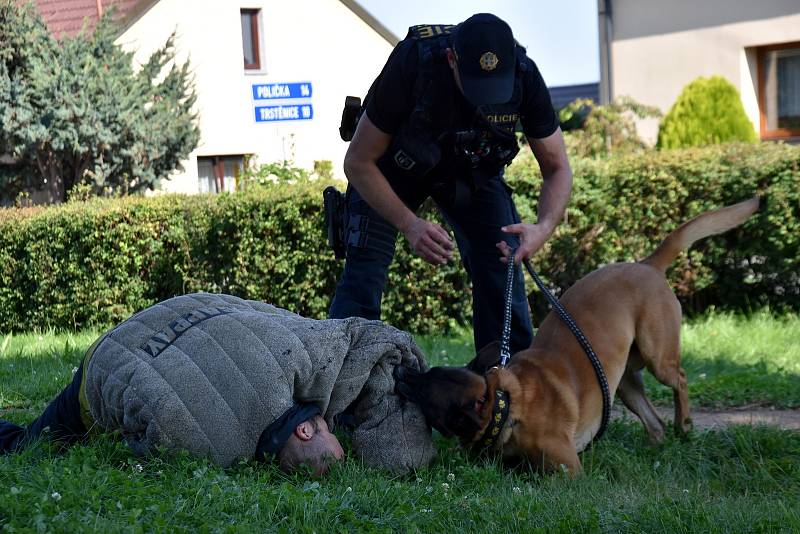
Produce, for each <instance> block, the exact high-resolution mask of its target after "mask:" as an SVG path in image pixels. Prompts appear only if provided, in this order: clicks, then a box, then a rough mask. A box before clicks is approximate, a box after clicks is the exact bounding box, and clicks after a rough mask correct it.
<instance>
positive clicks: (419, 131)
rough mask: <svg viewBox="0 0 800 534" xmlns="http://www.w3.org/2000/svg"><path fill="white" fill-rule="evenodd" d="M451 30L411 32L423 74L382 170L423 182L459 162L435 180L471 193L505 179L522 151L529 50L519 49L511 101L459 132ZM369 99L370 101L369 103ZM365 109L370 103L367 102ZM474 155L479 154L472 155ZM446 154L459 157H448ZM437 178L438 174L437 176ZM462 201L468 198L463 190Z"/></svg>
mask: <svg viewBox="0 0 800 534" xmlns="http://www.w3.org/2000/svg"><path fill="white" fill-rule="evenodd" d="M452 28H454V26H452V25H420V26H412V27H411V28H409V31H408V35H407V36H406V39H414V40H415V41H416V42H417V49H418V53H419V68H418V72H417V77H416V81H415V82H414V88H413V102H414V105H413V106H414V107H413V109H412V111H411V113H410V115H409V117H408V119H407V120H406V121H405V122H404V123H403V124H402V126H401V127H400V129H399V131H398V132H397V133H396V134H395V135H394V136H393V138H392V143H391V145H390V147H389V149H388V150H387V151H386V153H385V154H384V156H383V157H381V158H380V159H379V160H378V167H379V168H380V169H381V171H382V172H383V173H384V175H386V176H387V178H389V179H390V181H393V180H398V179H400V180H412V181H419V182H420V185H423V182H425V181H426V180H422V179H423V178H426V177H428V175H429V173H430V172H431V171H433V170H434V169H435V168H436V166H437V165H439V163H440V162H441V161H442V158H443V156H446V157H447V158H448V161H449V162H455V168H454V169H450V168H448V169H447V172H448V173H452V174H454V175H453V176H447V177H442V176H437V177H436V178H438V179H442V178H446V179H450V180H451V181H452V180H457V181H459V182H461V183H460V184H459V185H460V186H461V187H462V188H463V186H465V185H466V186H467V187H468V188H469V190H470V191H474V190H476V189H478V188H480V187H481V186H482V185H483V184H484V183H485V182H486V180H488V179H489V178H492V177H494V176H497V175H499V174H500V173H501V171H502V169H503V167H504V166H505V165H508V164H509V163H510V162H511V161H512V160H513V159H514V156H515V155H516V154H517V152H518V151H519V147H518V145H517V140H516V135H515V134H514V128H515V125H516V121H517V119H518V118H519V114H520V111H519V110H520V106H521V104H522V96H523V95H522V82H523V75H524V71H525V70H526V69H527V66H526V63H525V61H524V59H525V49H524V48H523V47H521V46H519V45H517V57H516V62H517V73H516V78H515V82H514V91H513V94H512V97H511V100H510V101H508V102H506V103H503V104H495V105H486V106H481V108H480V112H479V113H476V114H475V118H474V120H473V123H472V127H471V128H469V129H468V130H466V131H460V132H458V131H456V130H455V129H454V128H455V121H456V119H457V116H456V113H457V110H456V105H455V101H454V98H453V96H454V95H453V91H457V90H458V89H456V87H455V81H454V79H453V74H452V72H451V69H450V67H449V65H448V64H447V53H446V51H447V48H451V47H452V37H451V35H450V32H451V30H452ZM368 99H369V95H367V100H368ZM365 106H366V102H365ZM473 148H474V149H475V150H474V151H473V150H472V149H473ZM443 151H456V152H457V153H455V154H453V153H451V154H443ZM437 174H438V173H437ZM459 194H460V195H462V196H463V194H464V191H463V190H462V191H461V192H460V193H459Z"/></svg>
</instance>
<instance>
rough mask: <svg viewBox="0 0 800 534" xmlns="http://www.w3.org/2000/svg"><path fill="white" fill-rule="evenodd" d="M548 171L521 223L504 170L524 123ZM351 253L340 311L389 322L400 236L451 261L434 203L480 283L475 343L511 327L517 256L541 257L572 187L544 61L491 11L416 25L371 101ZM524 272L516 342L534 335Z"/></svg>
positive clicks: (335, 313) (359, 133)
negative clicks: (424, 209) (509, 297)
mask: <svg viewBox="0 0 800 534" xmlns="http://www.w3.org/2000/svg"><path fill="white" fill-rule="evenodd" d="M518 120H519V121H520V122H521V124H522V130H523V132H524V134H525V136H526V137H527V140H528V143H529V145H530V147H531V148H532V150H533V153H534V155H535V157H536V159H537V161H538V162H539V165H540V168H541V170H542V176H543V179H544V182H543V185H542V191H541V193H540V197H539V206H538V214H537V215H538V217H537V219H538V220H537V221H536V222H521V221H520V219H519V216H518V214H517V211H516V208H515V206H514V202H513V200H512V198H511V194H510V189H509V188H508V186H507V185H506V184H505V183H504V181H503V171H504V167H505V166H506V165H507V164H508V163H510V162H511V160H512V159H513V157H514V156H515V155H516V153H517V151H518V146H517V142H516V135H515V133H514V131H515V126H516V123H517V121H518ZM344 170H345V174H346V176H347V179H348V182H349V185H348V190H347V209H348V214H349V216H348V220H347V221H346V224H347V231H346V238H345V241H346V243H347V252H346V261H345V267H344V271H343V273H342V276H341V279H340V280H339V283H338V285H337V288H336V294H335V296H334V298H333V302H332V305H331V309H330V316H331V317H332V318H343V317H349V316H360V317H365V318H369V319H377V318H379V316H380V303H381V295H382V292H383V287H384V285H385V283H386V277H387V270H388V267H389V264H390V263H391V261H392V258H393V256H394V246H395V240H396V236H397V231H398V230H399V231H400V232H402V233H403V235H404V236H405V237H406V239H408V241H409V243H410V245H411V247H412V249H413V250H414V251H415V253H416V254H418V255H419V256H420V257H422V258H423V259H424V260H426V261H427V262H429V263H432V264H434V265H440V264H444V263H447V262H448V261H449V260H450V259H451V258H452V251H453V243H452V240H451V238H450V236H449V234H448V232H447V231H446V230H444V229H443V228H442V227H441V226H439V225H438V224H436V223H433V222H431V221H428V220H425V219H423V218H420V217H418V216H417V215H416V214H415V212H416V211H417V209H418V208H419V207H420V205H421V204H422V202H423V201H424V200H425V199H427V198H428V197H432V198H433V199H434V201H435V202H436V203H437V206H438V208H439V209H440V211H441V212H442V214H443V216H444V218H445V220H446V221H447V223H448V224H449V225H450V227H451V228H452V229H453V233H454V234H455V239H456V243H457V244H458V248H459V251H460V253H461V258H462V261H463V263H464V267H465V269H466V271H467V273H468V274H469V276H470V279H471V281H472V295H473V327H474V335H475V346H476V348H481V347H483V346H485V345H486V344H488V343H490V342H492V341H495V340H498V339H500V337H501V335H502V324H503V310H504V293H505V281H506V270H507V267H506V265H507V262H506V258H505V257H506V256H507V255H508V253H509V251H510V249H511V248H515V249H516V255H515V261H517V262H518V261H520V260H522V259H525V258H530V257H531V256H532V255H533V254H534V253H535V252H536V251H537V250H539V248H541V246H542V245H543V244H544V242H545V241H546V240H547V239H548V238H549V237H550V235H551V234H552V233H553V231H554V229H555V227H556V225H557V224H558V222H559V221H560V220H561V219H562V217H563V215H564V210H565V208H566V205H567V202H568V200H569V196H570V191H571V188H572V171H571V169H570V166H569V162H568V159H567V155H566V151H565V147H564V140H563V137H562V134H561V130H560V128H559V122H558V118H557V116H556V113H555V111H554V109H553V106H552V103H551V102H550V95H549V93H548V90H547V87H546V86H545V84H544V81H543V80H542V76H541V74H540V73H539V70H538V69H537V67H536V64H535V63H534V62H533V61H532V60H531V59H530V58H528V57H527V55H526V54H525V50H524V48H522V47H521V46H520V45H518V44H517V43H516V41H515V40H514V37H513V35H512V32H511V28H510V27H509V26H508V24H506V23H505V22H504V21H503V20H501V19H500V18H498V17H496V16H494V15H490V14H477V15H473V16H472V17H470V18H469V19H467V20H466V21H464V22H462V23H461V24H459V25H457V26H446V25H428V26H414V27H412V28H410V29H409V33H408V36H407V37H406V38H405V39H404V40H403V41H401V42H400V43H399V44H398V45H397V46H396V47H395V49H394V50H393V52H392V54H391V55H390V57H389V59H388V61H387V63H386V65H385V66H384V68H383V70H382V72H381V73H380V75H379V76H378V78H377V79H376V80H375V81H374V82H373V84H372V86H371V88H370V90H369V92H368V94H367V97H366V99H365V103H364V107H363V113H362V114H361V117H360V119H359V121H358V126H357V128H356V131H355V134H354V136H353V139H352V142H351V143H350V147H349V149H348V151H347V155H346V157H345V162H344ZM523 284H524V280H523V276H522V273H521V269H517V270H516V278H515V280H514V293H513V303H512V326H511V341H510V347H511V350H512V352H515V351H518V350H521V349H523V348H527V347H528V346H529V345H530V343H531V341H532V330H531V322H530V317H529V315H528V305H527V301H526V294H525V289H524V285H523Z"/></svg>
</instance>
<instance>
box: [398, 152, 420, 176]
mask: <svg viewBox="0 0 800 534" xmlns="http://www.w3.org/2000/svg"><path fill="white" fill-rule="evenodd" d="M394 162H395V163H396V164H397V166H398V167H400V168H401V169H403V170H404V171H410V170H411V169H412V168H413V167H414V165H416V164H417V162H416V161H414V159H413V158H412V157H411V156H409V155H408V154H406V153H405V152H403V150H402V149H400V150H398V151H397V152H396V153H395V155H394Z"/></svg>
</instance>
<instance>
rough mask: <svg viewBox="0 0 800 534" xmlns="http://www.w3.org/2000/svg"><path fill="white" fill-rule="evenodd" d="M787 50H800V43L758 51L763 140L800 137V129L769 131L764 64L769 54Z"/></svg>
mask: <svg viewBox="0 0 800 534" xmlns="http://www.w3.org/2000/svg"><path fill="white" fill-rule="evenodd" d="M787 48H797V49H800V41H794V42H791V43H781V44H775V45H768V46H760V47H758V48H757V49H756V61H757V62H758V115H759V122H760V130H761V132H760V133H761V139H764V140H777V139H788V138H794V137H800V128H775V129H774V130H768V129H767V113H766V109H767V100H766V99H767V93H766V85H767V73H766V72H765V71H766V69H765V68H764V62H765V61H766V59H767V53H769V52H774V51H776V50H786V49H787Z"/></svg>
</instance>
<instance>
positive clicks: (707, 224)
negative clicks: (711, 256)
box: [642, 197, 759, 271]
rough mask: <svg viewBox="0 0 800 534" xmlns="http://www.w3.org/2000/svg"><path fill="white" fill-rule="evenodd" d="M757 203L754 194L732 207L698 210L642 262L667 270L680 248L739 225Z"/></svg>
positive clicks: (754, 210)
mask: <svg viewBox="0 0 800 534" xmlns="http://www.w3.org/2000/svg"><path fill="white" fill-rule="evenodd" d="M758 204H759V200H758V197H753V198H751V199H749V200H745V201H744V202H740V203H738V204H734V205H733V206H728V207H726V208H720V209H718V210H714V211H707V212H705V213H701V214H700V215H698V216H697V217H695V218H694V219H692V220H691V221H689V222H686V223H683V224H682V225H681V226H680V227H679V228H678V229H677V230H675V231H674V232H672V233H671V234H669V235H668V236H667V238H666V239H664V241H662V242H661V244H660V245H659V246H658V248H657V249H656V250H655V251H653V253H652V254H650V255H649V256H648V257H647V258H645V259H644V260H642V263H646V264H648V265H652V266H653V267H655V268H656V269H659V270H661V271H666V270H667V267H669V266H670V264H672V262H673V261H675V258H677V257H678V254H680V253H681V251H682V250H685V249H687V248H689V247H690V246H691V245H692V243H694V242H695V241H697V240H698V239H702V238H704V237H708V236H710V235H715V234H721V233H722V232H726V231H728V230H730V229H731V228H735V227H737V226H739V225H740V224H742V223H743V222H744V221H746V220H747V219H748V218H749V217H750V216H751V215H752V214H753V213H755V212H756V211H757V210H758Z"/></svg>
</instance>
